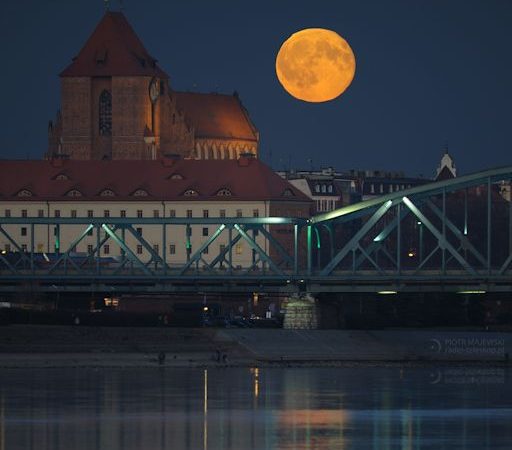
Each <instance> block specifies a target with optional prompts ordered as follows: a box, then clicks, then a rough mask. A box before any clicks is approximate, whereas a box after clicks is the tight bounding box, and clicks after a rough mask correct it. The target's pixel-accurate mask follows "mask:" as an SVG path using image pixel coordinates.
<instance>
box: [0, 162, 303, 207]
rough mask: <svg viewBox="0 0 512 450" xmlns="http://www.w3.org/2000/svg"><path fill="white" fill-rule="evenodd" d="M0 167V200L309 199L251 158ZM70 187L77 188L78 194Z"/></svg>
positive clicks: (18, 163)
mask: <svg viewBox="0 0 512 450" xmlns="http://www.w3.org/2000/svg"><path fill="white" fill-rule="evenodd" d="M0 171H1V173H2V177H0V201H4V202H5V201H46V200H57V201H66V200H69V201H73V202H76V201H102V200H103V201H110V202H112V201H138V202H140V201H141V200H148V201H151V200H153V201H162V200H167V201H186V202H191V201H215V200H217V201H222V202H231V201H265V200H274V201H287V202H288V201H291V202H308V203H309V202H310V199H309V198H308V197H307V196H305V195H304V194H303V193H302V192H301V191H299V190H298V189H296V188H295V187H294V186H292V185H291V184H290V183H288V182H287V181H286V180H283V179H282V178H281V177H280V176H279V175H277V174H276V173H274V172H273V171H272V169H271V168H270V167H268V166H266V165H265V164H263V163H262V162H261V161H259V160H257V159H255V158H241V159H239V160H232V159H231V160H230V159H226V160H194V159H170V158H166V159H163V160H143V161H140V160H139V161H137V160H113V161H98V160H53V161H49V160H37V161H33V160H30V161H20V160H3V161H2V160H0ZM105 190H109V191H112V192H113V193H114V194H115V195H114V196H112V195H109V196H102V195H100V194H101V193H102V192H103V191H105ZM226 190H227V191H228V192H226ZM75 191H78V193H79V195H78V196H76V194H77V193H76V192H75ZM221 191H222V192H221ZM70 192H72V194H70ZM141 192H142V195H140V194H141ZM141 197H142V198H141Z"/></svg>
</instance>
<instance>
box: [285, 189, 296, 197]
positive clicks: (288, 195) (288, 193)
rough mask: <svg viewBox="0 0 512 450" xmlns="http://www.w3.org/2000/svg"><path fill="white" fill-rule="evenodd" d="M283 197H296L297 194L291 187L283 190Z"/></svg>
mask: <svg viewBox="0 0 512 450" xmlns="http://www.w3.org/2000/svg"><path fill="white" fill-rule="evenodd" d="M283 197H295V194H294V193H293V191H292V190H291V189H285V190H284V192H283Z"/></svg>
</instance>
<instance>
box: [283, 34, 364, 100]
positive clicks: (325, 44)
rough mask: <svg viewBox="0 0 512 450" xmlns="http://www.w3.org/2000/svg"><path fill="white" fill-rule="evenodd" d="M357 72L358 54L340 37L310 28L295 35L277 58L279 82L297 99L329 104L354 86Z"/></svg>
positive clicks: (285, 44)
mask: <svg viewBox="0 0 512 450" xmlns="http://www.w3.org/2000/svg"><path fill="white" fill-rule="evenodd" d="M355 70H356V59H355V56H354V52H353V51H352V49H351V48H350V46H349V45H348V43H347V41H345V39H343V38H342V37H341V36H340V35H339V34H337V33H335V32H334V31H331V30H326V29H323V28H308V29H305V30H301V31H299V32H297V33H294V34H292V35H291V36H290V37H289V38H288V39H287V40H286V41H285V42H284V43H283V45H282V46H281V48H280V49H279V53H278V54H277V58H276V73H277V78H278V79H279V82H280V83H281V84H282V85H283V87H284V89H285V90H286V91H287V92H288V93H289V94H290V95H292V96H293V97H295V98H298V99H299V100H304V101H306V102H313V103H319V102H327V101H329V100H333V99H335V98H336V97H338V96H340V95H341V94H342V93H343V92H344V91H345V90H346V89H347V88H348V87H349V85H350V83H351V82H352V80H353V78H354V74H355Z"/></svg>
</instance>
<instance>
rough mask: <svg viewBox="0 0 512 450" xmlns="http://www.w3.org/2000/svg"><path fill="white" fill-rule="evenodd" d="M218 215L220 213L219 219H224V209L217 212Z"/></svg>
mask: <svg viewBox="0 0 512 450" xmlns="http://www.w3.org/2000/svg"><path fill="white" fill-rule="evenodd" d="M219 213H220V214H219V215H220V217H221V218H223V219H224V218H225V217H226V210H225V209H221V210H220V211H219Z"/></svg>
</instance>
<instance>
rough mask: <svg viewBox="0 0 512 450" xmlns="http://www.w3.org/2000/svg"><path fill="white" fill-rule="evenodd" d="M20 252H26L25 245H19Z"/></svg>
mask: <svg viewBox="0 0 512 450" xmlns="http://www.w3.org/2000/svg"><path fill="white" fill-rule="evenodd" d="M21 251H22V252H25V253H26V252H27V244H21Z"/></svg>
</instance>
